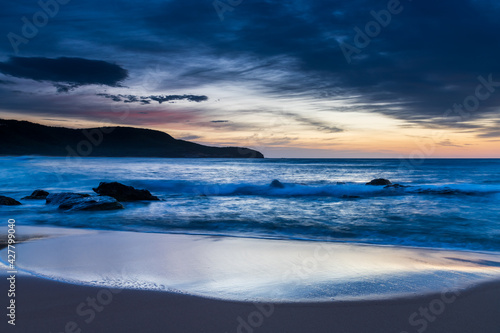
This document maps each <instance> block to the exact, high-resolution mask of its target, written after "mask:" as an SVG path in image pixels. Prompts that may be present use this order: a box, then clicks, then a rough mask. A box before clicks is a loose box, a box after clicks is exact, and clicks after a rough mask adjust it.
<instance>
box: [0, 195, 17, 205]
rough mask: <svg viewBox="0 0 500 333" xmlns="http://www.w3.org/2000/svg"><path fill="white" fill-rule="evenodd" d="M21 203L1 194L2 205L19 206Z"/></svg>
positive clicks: (0, 203)
mask: <svg viewBox="0 0 500 333" xmlns="http://www.w3.org/2000/svg"><path fill="white" fill-rule="evenodd" d="M19 205H22V203H20V202H19V201H17V200H16V199H12V198H9V197H4V196H3V195H0V206H19Z"/></svg>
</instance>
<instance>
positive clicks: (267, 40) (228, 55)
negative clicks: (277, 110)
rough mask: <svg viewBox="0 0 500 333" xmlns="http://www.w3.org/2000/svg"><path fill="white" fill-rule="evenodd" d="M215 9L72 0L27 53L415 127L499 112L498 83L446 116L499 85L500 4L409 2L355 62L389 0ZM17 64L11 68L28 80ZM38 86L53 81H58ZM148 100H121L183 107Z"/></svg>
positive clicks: (8, 12) (11, 16)
mask: <svg viewBox="0 0 500 333" xmlns="http://www.w3.org/2000/svg"><path fill="white" fill-rule="evenodd" d="M20 2H22V3H23V6H21V5H19V6H16V5H14V4H12V5H9V6H6V8H5V13H4V15H3V16H2V20H1V21H0V28H1V34H2V35H3V36H5V35H6V34H7V33H8V32H10V31H14V32H16V33H18V30H19V29H20V24H19V22H20V17H22V15H24V12H25V11H24V8H30V7H29V6H34V7H33V8H31V9H32V12H36V10H39V8H37V7H36V4H35V5H30V4H29V2H28V1H20ZM17 3H18V2H16V4H17ZM212 3H213V2H211V1H207V2H200V1H198V0H184V1H167V2H166V1H148V2H137V1H131V0H124V1H120V2H118V1H111V2H106V3H102V2H99V1H97V0H89V1H85V2H84V3H78V4H76V3H73V2H71V3H69V4H68V5H67V6H65V7H64V9H62V10H61V12H60V14H59V15H58V16H56V17H54V18H51V22H50V24H48V25H47V26H46V27H44V28H43V30H42V29H40V33H39V36H37V37H36V38H34V39H33V40H30V42H29V44H28V45H26V46H25V47H24V49H23V50H26V52H28V51H29V52H30V53H29V54H34V55H40V56H54V54H55V55H56V56H59V55H73V56H75V55H78V56H83V57H86V58H91V57H92V56H93V54H96V53H98V54H100V55H101V54H102V58H103V59H107V60H109V59H120V63H123V64H124V66H125V65H126V66H125V67H126V68H128V69H130V70H131V71H132V70H134V71H136V72H137V74H138V76H140V73H141V71H145V70H144V68H146V67H147V66H148V65H149V64H151V63H158V64H159V66H160V67H161V68H162V69H163V70H164V71H165V72H168V73H169V76H168V77H167V78H165V79H162V78H160V77H158V75H157V74H156V72H155V73H153V78H154V79H155V80H158V82H160V88H161V89H165V90H166V89H171V88H172V87H173V88H176V89H179V88H182V89H187V88H198V87H200V86H206V85H210V84H219V83H222V84H226V85H239V86H242V87H247V86H248V87H252V88H253V89H255V90H258V91H259V92H261V93H262V94H263V95H266V96H267V95H269V94H270V95H272V96H273V97H276V98H277V99H278V98H289V97H290V96H300V97H301V98H303V99H309V100H320V101H328V100H344V101H346V104H345V105H343V106H339V107H336V108H332V110H333V111H339V110H340V111H346V112H348V111H369V112H374V113H381V114H384V115H387V116H390V117H393V118H397V119H402V120H404V121H406V123H407V124H408V125H409V126H411V125H418V126H425V127H439V128H444V127H445V128H458V129H460V128H464V126H467V125H468V124H467V123H466V122H468V121H471V120H475V119H478V118H481V117H485V116H487V115H488V116H494V115H495V114H498V107H497V106H498V105H499V104H500V88H499V87H495V91H492V92H491V94H490V96H489V97H488V98H487V99H485V100H481V101H480V105H479V106H478V108H477V109H476V110H474V111H473V112H470V115H469V117H466V118H465V117H451V116H454V115H453V114H452V115H451V116H450V117H445V116H444V115H445V114H446V110H448V109H453V107H454V105H455V104H458V105H460V104H463V103H464V101H465V99H466V98H467V97H468V96H471V95H472V96H473V95H474V93H475V90H476V87H477V85H478V84H479V80H478V77H479V76H482V77H484V78H487V77H488V75H490V74H491V75H492V78H493V80H494V81H495V82H497V81H500V62H499V61H498V59H500V34H499V33H498V31H500V20H498V17H499V15H500V5H499V4H498V2H496V1H487V0H483V1H478V0H441V1H434V0H419V1H408V0H401V6H402V8H403V9H402V11H401V13H399V14H397V15H392V17H391V21H390V23H389V24H387V26H386V27H381V29H380V33H379V34H377V35H376V36H375V37H373V38H370V43H369V44H368V45H367V46H366V47H363V48H361V47H359V49H360V53H359V54H356V55H353V59H352V62H351V63H350V64H349V63H348V62H347V61H346V59H345V57H344V54H343V52H342V50H341V48H340V43H349V44H351V45H354V46H356V44H355V40H354V39H355V37H356V34H357V33H356V31H355V30H354V28H355V27H359V28H360V29H361V30H364V29H365V26H366V24H367V23H368V22H370V21H374V20H375V19H374V18H373V17H372V15H371V14H370V12H371V11H375V12H377V13H379V12H380V11H381V10H384V9H386V8H387V4H388V1H385V0H384V1H375V0H351V1H344V0H316V1H309V0H294V1H278V0H254V1H251V2H247V1H244V2H242V3H241V4H240V5H238V6H236V7H234V10H232V11H228V12H225V13H224V21H223V22H221V21H220V20H219V16H218V14H217V12H216V11H215V9H214V8H213V5H212ZM16 29H17V30H16ZM68 40H70V41H76V42H74V43H69V42H67V41H68ZM78 42H81V44H79V43H78ZM81 45H86V47H81ZM0 50H2V52H3V54H4V55H6V54H10V53H12V49H11V47H10V45H9V44H8V42H7V40H6V39H4V43H3V44H2V43H0ZM22 59H32V58H22ZM34 59H38V58H34ZM42 59H45V58H42ZM12 62H13V60H12V59H11V60H9V61H7V62H4V63H2V64H3V65H4V66H8V67H9V69H10V70H14V69H15V70H16V73H17V74H18V75H22V77H25V74H24V72H23V71H21V72H20V70H19V69H18V68H17V66H13V64H11V63H12ZM0 70H1V68H0ZM40 70H41V71H42V72H43V73H44V71H45V70H44V69H43V68H41V69H40ZM75 70H77V71H78V72H79V73H80V74H82V73H81V72H83V71H82V70H81V69H80V68H76V69H75ZM122 70H123V69H122ZM2 72H3V70H2ZM36 74H37V75H38V73H36ZM26 75H27V74H26ZM51 75H53V73H52V74H51ZM28 76H29V77H30V78H33V76H34V74H33V73H31V74H30V75H28ZM61 76H63V75H62V74H61V75H59V76H58V77H57V80H56V81H57V82H56V83H57V84H59V85H61V86H60V89H61V90H62V91H64V89H68V90H69V89H71V85H72V84H79V81H78V80H76V81H75V80H70V79H68V78H65V79H64V80H62V79H61ZM77 77H79V76H78V75H77ZM51 78H52V79H51ZM38 80H47V81H54V80H53V76H50V78H48V79H47V78H45V79H40V78H39V79H38ZM83 81H86V80H83ZM100 81H102V80H100ZM106 82H108V83H103V82H101V83H100V84H108V85H117V82H119V80H116V78H115V80H114V81H113V80H111V81H106ZM155 82H156V81H155ZM180 96H183V95H180ZM138 97H139V96H138ZM144 97H146V98H145V99H142V98H139V101H136V100H134V99H129V98H127V97H119V96H118V98H115V99H113V98H111V99H113V100H116V101H118V99H120V100H119V101H121V102H125V101H129V103H134V102H135V103H147V102H146V101H149V100H151V101H153V100H154V101H156V102H158V103H160V102H170V101H174V100H176V99H173V100H168V98H169V97H168V96H167V100H165V99H164V98H162V97H161V96H156V97H157V98H152V96H144ZM163 97H165V96H163ZM186 100H190V99H187V98H186ZM191 100H193V101H199V100H195V99H191ZM318 111H328V110H327V109H324V108H323V109H318ZM303 118H304V117H303ZM313 118H314V116H313V115H312V116H311V117H310V119H313ZM297 120H299V119H297ZM307 121H309V124H310V125H312V126H315V127H317V128H320V129H322V130H326V131H328V130H331V131H332V132H335V131H337V130H338V129H337V128H336V127H335V126H329V125H328V124H323V125H322V124H314V120H313V121H312V122H313V123H311V121H310V120H309V116H308V118H307V119H306V118H304V119H303V122H305V123H306V122H307ZM330 127H331V128H330ZM475 130H477V131H479V130H481V127H477V128H476V129H475ZM494 134H495V132H494V131H491V133H489V132H488V133H486V132H485V133H483V134H482V135H494Z"/></svg>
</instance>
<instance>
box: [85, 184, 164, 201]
mask: <svg viewBox="0 0 500 333" xmlns="http://www.w3.org/2000/svg"><path fill="white" fill-rule="evenodd" d="M93 190H94V192H96V193H97V194H99V195H104V196H109V197H112V198H115V199H116V200H118V201H141V200H148V201H159V200H160V199H158V197H155V196H154V195H152V194H151V193H150V192H149V191H148V190H137V189H135V188H133V187H132V186H127V185H123V184H121V183H118V182H112V183H106V182H101V183H100V184H99V187H97V188H93Z"/></svg>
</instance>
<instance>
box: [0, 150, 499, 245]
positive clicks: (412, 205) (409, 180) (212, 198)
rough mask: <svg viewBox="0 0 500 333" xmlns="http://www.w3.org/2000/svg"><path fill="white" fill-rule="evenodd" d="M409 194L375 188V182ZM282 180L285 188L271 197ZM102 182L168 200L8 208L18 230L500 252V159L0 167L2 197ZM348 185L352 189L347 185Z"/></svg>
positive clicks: (85, 189)
mask: <svg viewBox="0 0 500 333" xmlns="http://www.w3.org/2000/svg"><path fill="white" fill-rule="evenodd" d="M381 177H382V178H387V179H390V180H391V181H392V182H393V183H399V184H402V185H407V186H409V187H406V188H400V189H386V188H384V187H375V186H366V185H364V184H365V183H366V182H368V181H370V180H371V179H374V178H381ZM273 179H279V180H280V181H281V182H282V183H284V184H285V188H284V189H274V188H270V187H269V184H270V183H271V181H272V180H273ZM101 181H119V182H122V183H125V184H127V185H132V186H134V187H136V188H145V189H148V190H150V191H151V192H152V193H153V194H154V195H157V196H159V197H160V198H161V199H163V201H160V202H148V203H143V202H140V203H124V206H125V209H124V210H120V211H107V212H65V211H59V210H57V208H56V207H53V206H50V205H45V202H44V201H28V200H23V201H22V202H23V205H22V206H14V207H6V206H0V216H1V217H2V218H3V219H7V218H14V219H16V221H17V223H18V224H19V225H53V226H64V227H75V228H92V229H110V230H134V231H144V232H166V233H186V234H208V235H228V236H241V237H262V238H281V239H311V240H327V241H344V242H362V243H373V244H385V245H410V246H419V247H438V248H450V249H468V250H493V251H500V207H499V205H498V202H499V200H500V160H498V159H497V160H495V159H489V160H487V159H483V160H436V159H429V160H426V161H425V162H424V163H422V164H421V165H419V166H417V167H414V168H408V167H407V166H404V165H403V164H402V161H400V160H396V159H394V160H387V159H380V160H379V159H328V160H325V159H263V160H240V159H237V160H235V159H144V158H141V159H138V158H86V159H81V160H72V161H71V160H66V159H65V158H47V157H2V158H0V194H1V195H7V196H11V197H14V198H16V199H18V200H19V199H20V198H22V197H24V196H26V195H29V194H31V192H32V191H33V190H35V189H45V190H47V191H49V192H51V193H55V192H67V191H71V192H79V193H89V194H93V191H92V187H97V185H98V184H99V182H101ZM339 183H345V184H339Z"/></svg>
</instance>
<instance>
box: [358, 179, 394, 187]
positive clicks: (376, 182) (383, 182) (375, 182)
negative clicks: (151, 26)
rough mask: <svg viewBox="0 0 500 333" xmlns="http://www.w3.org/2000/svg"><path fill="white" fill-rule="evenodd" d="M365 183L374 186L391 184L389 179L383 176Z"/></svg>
mask: <svg viewBox="0 0 500 333" xmlns="http://www.w3.org/2000/svg"><path fill="white" fill-rule="evenodd" d="M365 185H374V186H384V185H392V183H391V181H390V180H388V179H384V178H378V179H374V180H372V181H370V182H369V183H366V184H365Z"/></svg>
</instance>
